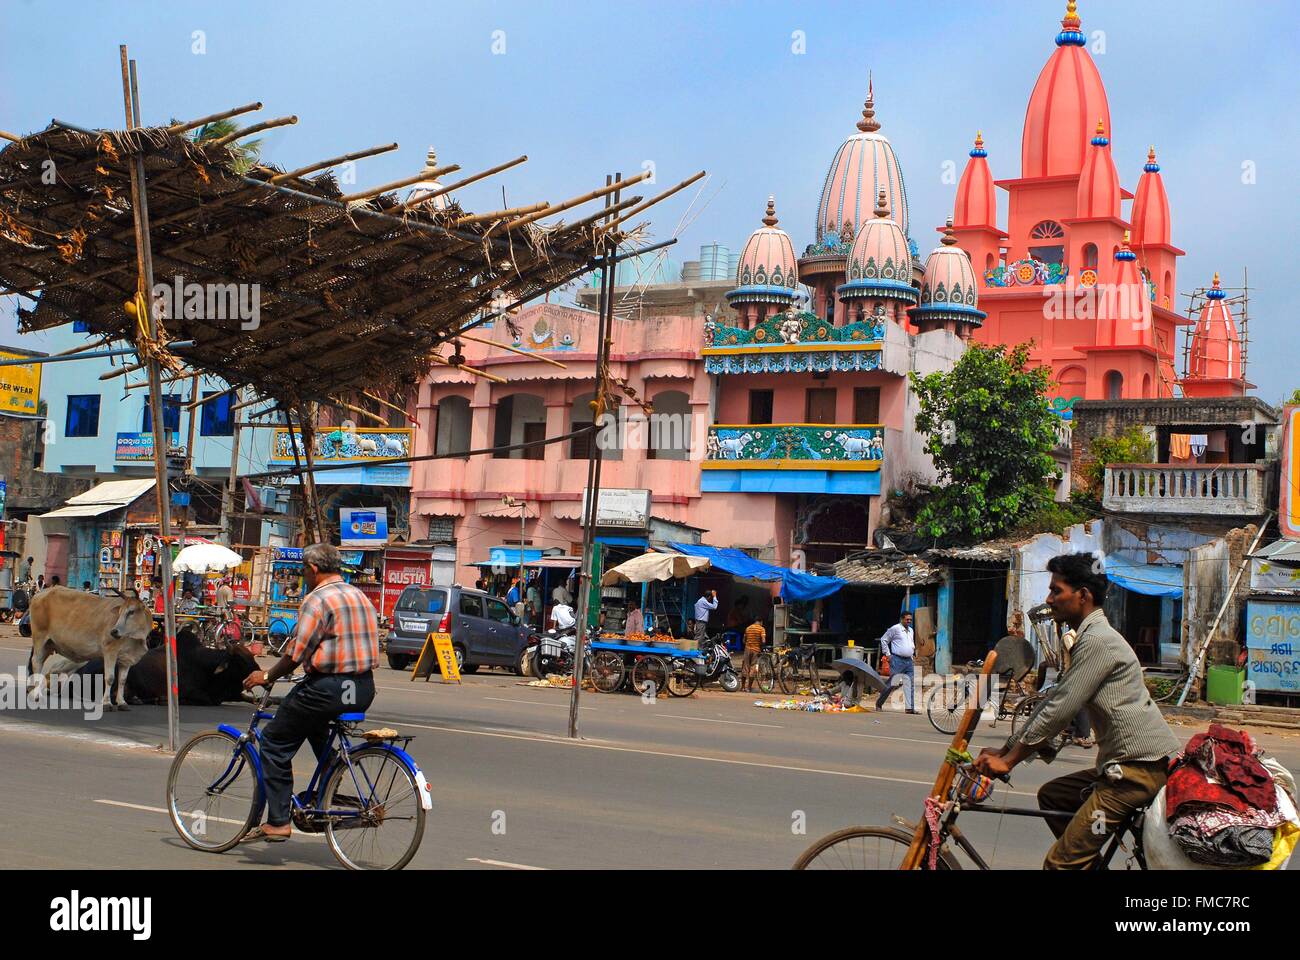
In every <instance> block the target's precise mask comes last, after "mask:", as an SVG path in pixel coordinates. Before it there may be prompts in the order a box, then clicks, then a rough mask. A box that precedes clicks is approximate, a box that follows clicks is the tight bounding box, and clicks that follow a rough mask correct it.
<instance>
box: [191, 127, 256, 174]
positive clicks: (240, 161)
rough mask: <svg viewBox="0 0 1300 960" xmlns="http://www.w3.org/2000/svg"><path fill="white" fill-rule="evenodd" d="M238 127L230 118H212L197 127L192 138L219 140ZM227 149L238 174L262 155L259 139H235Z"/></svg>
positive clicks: (250, 167)
mask: <svg viewBox="0 0 1300 960" xmlns="http://www.w3.org/2000/svg"><path fill="white" fill-rule="evenodd" d="M238 129H239V125H238V124H237V123H235V121H234V120H232V119H226V120H214V121H212V122H211V123H205V124H204V125H203V126H201V127H199V129H198V130H197V131H196V132H195V134H194V139H195V140H196V141H198V142H202V141H204V140H220V139H221V138H222V137H228V136H230V134H232V133H234V132H235V131H236V130H238ZM229 149H230V153H231V155H232V157H233V159H234V165H233V169H234V172H235V173H239V174H244V173H247V172H248V171H249V170H251V169H252V168H253V167H254V166H256V165H257V163H258V162H259V160H261V157H262V141H261V139H257V140H235V141H233V142H232V143H230V144H229Z"/></svg>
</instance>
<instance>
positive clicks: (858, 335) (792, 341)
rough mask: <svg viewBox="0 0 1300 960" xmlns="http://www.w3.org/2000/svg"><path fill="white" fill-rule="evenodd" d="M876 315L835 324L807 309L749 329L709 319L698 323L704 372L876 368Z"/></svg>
mask: <svg viewBox="0 0 1300 960" xmlns="http://www.w3.org/2000/svg"><path fill="white" fill-rule="evenodd" d="M884 323H885V321H884V320H883V319H882V318H873V319H870V320H862V321H856V322H854V323H847V324H845V325H844V326H842V327H837V326H835V325H834V324H833V323H829V322H827V321H826V320H825V319H823V318H821V317H818V316H817V315H816V314H812V313H799V314H787V313H778V314H777V315H776V316H773V317H769V318H768V319H766V320H764V321H763V322H762V323H759V324H756V325H755V326H754V328H753V329H752V330H747V329H745V328H744V327H732V326H727V325H725V324H716V323H714V322H712V321H709V322H708V323H706V324H705V327H704V349H703V350H702V351H701V353H702V354H703V356H704V362H705V364H704V365H705V369H706V370H707V371H708V372H709V373H809V372H814V373H823V372H827V371H830V370H839V371H852V370H858V371H861V370H877V369H879V368H880V348H881V343H882V341H883V340H884V335H885V334H884V330H885V328H884Z"/></svg>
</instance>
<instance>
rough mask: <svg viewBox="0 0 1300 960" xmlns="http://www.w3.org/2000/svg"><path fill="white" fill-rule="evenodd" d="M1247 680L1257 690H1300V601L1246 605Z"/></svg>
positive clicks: (1297, 691) (1255, 602)
mask: <svg viewBox="0 0 1300 960" xmlns="http://www.w3.org/2000/svg"><path fill="white" fill-rule="evenodd" d="M1246 652H1247V659H1246V679H1247V680H1248V681H1250V682H1251V683H1254V684H1255V689H1257V690H1276V691H1279V692H1283V693H1300V604H1297V603H1291V602H1287V601H1271V600H1250V601H1248V602H1247V604H1246Z"/></svg>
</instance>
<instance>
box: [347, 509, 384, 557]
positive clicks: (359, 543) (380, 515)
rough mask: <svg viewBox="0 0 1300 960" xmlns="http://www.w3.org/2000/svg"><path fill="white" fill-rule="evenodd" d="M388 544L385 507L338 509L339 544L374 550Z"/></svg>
mask: <svg viewBox="0 0 1300 960" xmlns="http://www.w3.org/2000/svg"><path fill="white" fill-rule="evenodd" d="M387 543H388V509H387V508H386V507H340V508H339V544H340V545H341V546H344V547H364V548H367V549H370V550H375V549H379V548H382V547H384V546H386V545H387Z"/></svg>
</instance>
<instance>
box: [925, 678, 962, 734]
mask: <svg viewBox="0 0 1300 960" xmlns="http://www.w3.org/2000/svg"><path fill="white" fill-rule="evenodd" d="M968 697H969V693H968V691H967V689H966V686H965V684H954V683H952V682H945V683H942V684H940V685H939V686H937V687H935V688H934V689H933V690H931V691H930V695H929V696H928V697H926V698H925V715H926V718H927V719H929V721H930V726H932V727H934V729H936V730H938V731H939V732H940V733H946V734H948V735H949V736H951V735H952V734H954V733H956V732H957V727H958V726H960V725H961V718H962V715H963V714H964V713H965V712H966V701H967V699H968Z"/></svg>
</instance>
